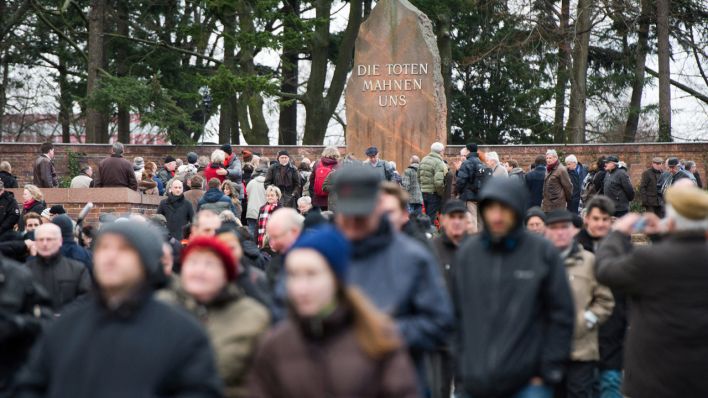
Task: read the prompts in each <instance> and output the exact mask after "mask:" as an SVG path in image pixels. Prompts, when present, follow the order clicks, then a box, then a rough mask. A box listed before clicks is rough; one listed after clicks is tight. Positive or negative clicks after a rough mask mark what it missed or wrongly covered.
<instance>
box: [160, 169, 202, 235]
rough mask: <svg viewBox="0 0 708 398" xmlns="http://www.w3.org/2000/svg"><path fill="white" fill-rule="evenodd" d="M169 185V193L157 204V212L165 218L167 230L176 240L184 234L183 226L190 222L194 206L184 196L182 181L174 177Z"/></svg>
mask: <svg viewBox="0 0 708 398" xmlns="http://www.w3.org/2000/svg"><path fill="white" fill-rule="evenodd" d="M170 181H171V185H170V186H169V190H170V193H169V194H168V195H167V199H163V200H162V201H161V202H160V205H159V206H157V214H162V215H163V216H165V218H166V219H167V230H168V231H169V232H170V236H172V237H173V238H175V239H176V240H177V241H180V240H182V237H183V236H184V233H183V228H184V226H185V225H187V224H189V223H191V222H192V218H194V207H192V203H191V202H189V201H188V200H186V199H185V198H184V194H183V193H182V192H183V191H182V190H183V188H184V186H183V185H182V181H180V180H178V179H176V178H174V179H172V180H170Z"/></svg>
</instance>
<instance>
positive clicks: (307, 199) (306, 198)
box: [297, 196, 312, 206]
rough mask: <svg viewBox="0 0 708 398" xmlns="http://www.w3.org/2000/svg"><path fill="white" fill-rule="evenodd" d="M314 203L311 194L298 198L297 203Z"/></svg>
mask: <svg viewBox="0 0 708 398" xmlns="http://www.w3.org/2000/svg"><path fill="white" fill-rule="evenodd" d="M311 204H312V198H311V197H309V196H303V197H301V198H300V199H298V200H297V205H298V206H300V205H311Z"/></svg>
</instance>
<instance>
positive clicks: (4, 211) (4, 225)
mask: <svg viewBox="0 0 708 398" xmlns="http://www.w3.org/2000/svg"><path fill="white" fill-rule="evenodd" d="M18 221H20V207H19V205H18V204H17V200H15V195H13V194H12V192H10V191H4V192H3V193H2V195H0V236H3V235H5V234H6V233H7V232H10V231H12V229H13V228H14V227H15V224H17V222H18Z"/></svg>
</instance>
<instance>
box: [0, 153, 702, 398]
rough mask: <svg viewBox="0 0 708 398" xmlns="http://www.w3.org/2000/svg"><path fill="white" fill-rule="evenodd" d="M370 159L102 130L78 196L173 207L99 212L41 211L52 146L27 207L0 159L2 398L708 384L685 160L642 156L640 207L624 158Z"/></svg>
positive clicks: (550, 393) (602, 389)
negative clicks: (147, 141)
mask: <svg viewBox="0 0 708 398" xmlns="http://www.w3.org/2000/svg"><path fill="white" fill-rule="evenodd" d="M363 155H365V158H364V159H363V160H358V159H357V158H356V156H355V155H354V154H349V155H346V156H342V155H341V154H340V151H339V150H338V149H337V148H335V147H328V148H326V149H324V151H323V152H322V154H321V157H320V159H318V160H316V161H314V162H312V161H310V160H309V159H301V160H299V161H298V162H296V161H295V160H294V159H293V158H292V157H291V156H290V154H289V153H288V152H287V151H280V152H278V154H277V158H275V159H273V160H272V161H271V160H270V159H268V158H267V157H264V156H260V155H259V154H254V153H251V152H249V151H246V150H244V151H242V152H239V151H238V150H237V149H236V148H233V147H232V146H231V145H224V146H222V147H221V148H220V149H217V150H215V151H213V153H212V154H211V156H210V157H209V158H206V157H200V156H198V155H197V154H196V153H194V152H190V153H188V154H187V155H186V158H185V159H186V161H182V160H181V159H177V158H175V157H173V156H167V157H166V158H165V159H163V161H162V162H161V166H160V167H159V168H158V166H157V164H156V163H155V162H146V159H144V158H142V157H135V158H133V159H132V161H130V160H128V159H126V158H125V157H124V147H123V145H122V144H120V143H116V144H114V145H113V146H112V149H111V154H110V155H109V156H108V157H107V158H105V159H104V160H102V161H101V162H100V164H99V165H98V167H97V170H95V171H94V170H93V169H92V167H91V166H89V165H85V166H83V167H82V169H81V174H80V175H78V176H75V177H74V178H73V179H72V181H71V187H72V188H101V187H127V188H130V189H134V190H137V191H140V192H142V193H143V194H146V195H163V196H164V198H163V199H162V200H161V201H160V204H159V206H158V208H157V211H156V212H155V214H152V215H145V214H112V213H104V214H100V216H99V222H98V223H97V224H95V225H93V224H84V222H83V219H81V218H79V219H77V220H73V219H72V218H71V217H70V216H69V215H68V214H67V211H66V209H65V208H64V207H63V205H62V204H61V203H47V202H46V201H45V200H44V195H43V193H42V189H44V188H51V187H56V186H57V174H56V171H55V169H54V165H53V158H54V148H53V147H52V145H51V144H50V143H46V144H43V145H42V147H41V154H40V156H39V157H38V159H37V160H36V162H35V164H34V170H33V171H34V172H33V184H28V185H25V186H24V187H23V188H24V189H23V191H22V192H23V195H22V196H23V197H22V203H18V201H17V199H15V198H14V195H13V194H12V193H11V192H10V191H8V190H6V188H8V189H9V188H17V187H18V184H17V180H16V178H15V177H14V176H13V175H12V168H11V165H10V164H9V163H7V162H4V161H3V162H0V342H1V344H2V347H3V350H2V351H0V397H110V396H121V397H124V396H125V397H128V396H136V397H138V396H194V397H221V396H225V397H435V398H442V397H444V398H449V397H452V396H454V397H457V398H478V397H481V398H484V397H488V398H499V397H513V398H528V397H542V398H546V397H548V398H550V397H592V398H595V397H602V398H612V397H622V396H623V394H625V395H627V396H631V397H650V398H651V397H674V396H685V397H701V396H708V381H706V380H708V379H706V378H705V377H704V374H703V373H704V370H705V369H707V368H708V316H707V315H706V314H708V312H707V311H706V310H707V309H708V289H706V287H707V286H706V283H708V268H706V265H708V262H707V261H708V260H707V259H708V244H707V242H706V239H707V238H708V193H707V192H705V191H703V190H702V182H701V178H700V175H699V173H697V171H696V165H695V162H692V161H683V160H679V159H677V158H675V157H668V158H667V159H663V158H654V159H653V160H652V164H651V166H650V167H649V168H648V169H647V170H646V171H644V173H643V174H642V177H641V182H640V184H639V189H638V190H639V201H640V203H641V205H642V206H643V208H644V209H643V210H644V212H643V213H642V214H638V213H636V212H633V211H632V210H633V205H632V202H633V201H635V188H634V186H633V185H632V182H631V180H630V177H629V174H628V170H627V165H626V164H625V163H624V162H622V161H621V160H620V159H619V158H618V157H617V156H614V155H607V156H604V157H602V158H600V159H598V160H597V161H596V162H595V163H593V164H591V165H589V166H586V165H583V164H581V163H580V162H579V160H578V158H577V157H576V156H574V155H567V156H565V157H564V158H563V162H561V159H559V155H558V153H557V152H556V151H554V150H548V151H547V152H546V153H545V154H539V156H538V157H537V158H536V159H535V162H534V163H533V164H531V165H528V167H527V168H525V167H523V165H521V164H520V163H519V162H518V161H517V160H514V159H504V157H503V156H500V154H498V153H495V152H486V153H485V152H482V151H480V150H479V149H478V147H477V145H475V144H468V145H466V146H465V147H464V148H463V149H462V150H461V151H460V156H459V157H454V158H452V159H450V158H448V157H446V156H445V146H444V145H443V144H442V143H434V144H433V145H432V146H431V148H430V153H428V154H419V155H417V156H413V157H411V159H410V165H409V166H408V167H407V168H406V169H405V170H404V171H403V172H402V173H399V172H398V170H397V167H396V165H395V164H394V163H393V162H387V161H385V160H383V159H381V158H380V154H379V151H378V149H377V148H376V147H370V148H368V149H367V150H366V152H365V153H364V154H363ZM634 209H635V210H636V207H635V208H634ZM633 235H634V236H635V237H637V236H638V235H641V236H646V237H647V239H646V240H647V241H646V242H644V243H641V244H636V243H633V241H632V237H633Z"/></svg>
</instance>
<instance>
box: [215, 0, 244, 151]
mask: <svg viewBox="0 0 708 398" xmlns="http://www.w3.org/2000/svg"><path fill="white" fill-rule="evenodd" d="M221 23H222V25H223V26H224V66H225V67H226V68H228V69H229V71H231V72H232V73H234V74H235V73H237V71H236V13H235V12H233V11H226V12H225V13H224V15H223V18H221ZM234 136H235V137H236V141H233V143H235V144H238V143H239V141H240V140H239V139H238V136H239V134H238V115H237V114H236V93H235V92H234V93H231V95H229V96H228V97H226V99H225V100H224V102H223V103H222V104H221V112H220V114H219V144H231V143H232V139H233V138H234Z"/></svg>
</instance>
